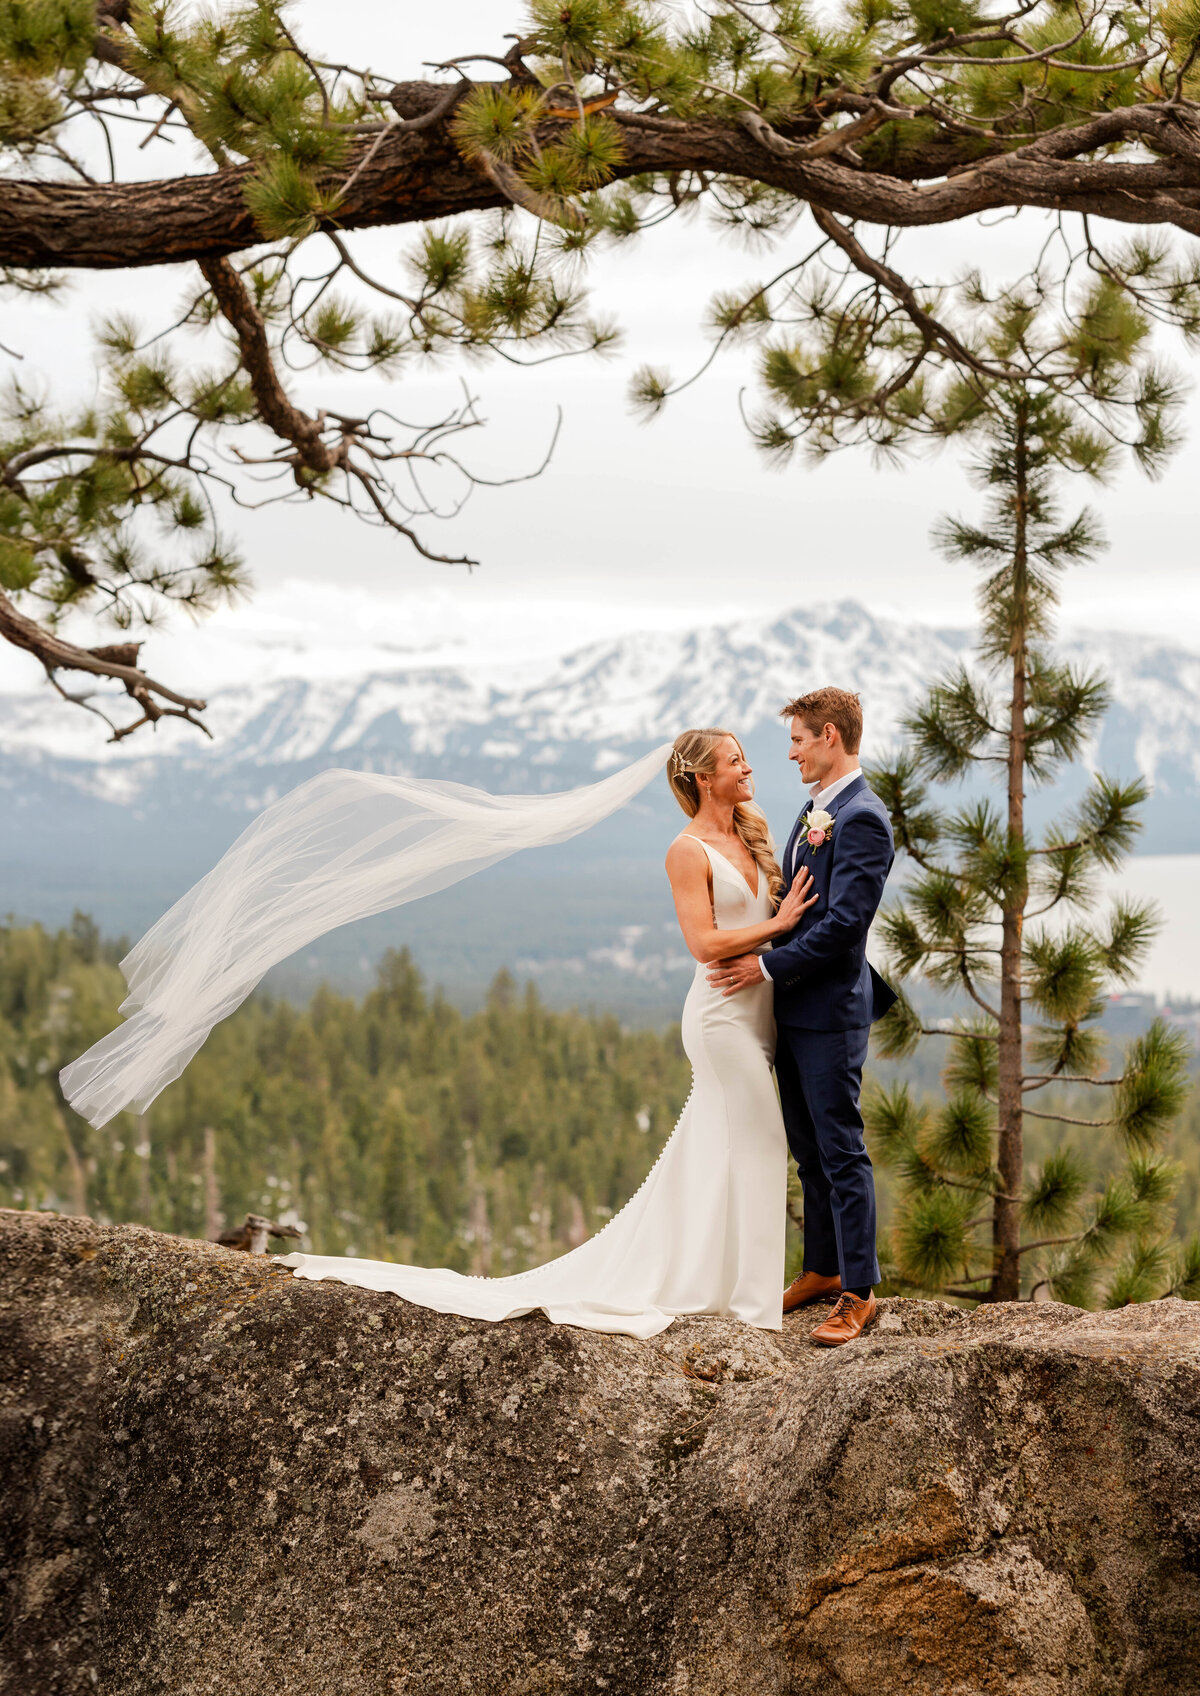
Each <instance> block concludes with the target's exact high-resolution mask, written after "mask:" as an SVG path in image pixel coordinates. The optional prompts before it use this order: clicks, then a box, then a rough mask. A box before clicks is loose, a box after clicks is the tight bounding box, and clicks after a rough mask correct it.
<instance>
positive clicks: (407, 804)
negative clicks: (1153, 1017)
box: [60, 743, 670, 1126]
mask: <svg viewBox="0 0 1200 1696" xmlns="http://www.w3.org/2000/svg"><path fill="white" fill-rule="evenodd" d="M669 752H670V744H669V743H668V744H665V745H663V746H662V747H659V748H656V749H654V750H653V752H651V753H649V754H645V755H643V757H642V758H641V759H640V760H636V761H635V762H634V763H633V765H630V766H626V767H625V768H624V769H623V770H621V771H618V772H614V773H613V775H612V776H611V777H607V778H605V779H604V780H603V781H602V782H600V783H595V784H591V785H589V786H588V787H586V788H583V789H572V790H568V791H566V792H564V793H562V794H556V795H489V794H487V793H486V792H485V791H484V790H482V789H470V788H467V787H466V786H465V785H463V784H459V783H443V782H439V781H434V780H420V779H416V778H408V777H387V776H383V775H381V774H378V773H375V772H363V771H325V772H321V773H320V774H319V775H318V776H317V777H313V778H310V779H309V780H308V781H307V782H306V783H302V784H300V785H299V787H298V788H296V789H293V790H292V791H291V793H290V794H288V795H284V796H283V797H282V798H281V799H280V800H278V801H275V802H273V803H272V805H271V806H269V807H267V808H266V810H265V811H264V812H262V813H260V815H259V816H258V818H256V819H255V820H254V822H253V824H251V825H250V826H248V828H247V829H246V830H244V831H243V832H242V834H241V836H239V837H238V839H237V841H236V842H235V843H234V844H233V846H232V847H231V848H230V849H229V850H228V851H227V853H225V854H224V855H223V856H222V858H221V859H220V860H218V862H217V864H216V865H215V866H214V867H213V869H212V871H210V872H209V873H208V874H207V875H206V876H205V877H203V878H201V879H200V881H199V883H197V884H194V885H193V887H192V888H191V889H189V890H188V892H187V894H186V895H184V896H182V897H181V899H180V900H178V901H177V902H176V903H175V905H174V906H173V907H172V908H170V909H169V911H168V912H166V913H164V914H163V916H162V918H161V919H159V920H158V922H157V923H156V924H155V925H153V926H152V927H151V929H150V930H148V931H147V932H146V934H145V936H144V937H142V939H141V941H140V942H139V943H137V945H136V946H135V947H134V948H133V949H131V950H130V952H129V953H128V954H127V955H126V956H125V958H124V960H122V962H121V970H122V972H123V973H124V975H125V981H126V983H127V984H128V986H129V994H128V996H127V997H126V999H125V1000H124V1001H123V1002H122V1003H121V1012H122V1013H124V1014H125V1015H126V1019H125V1023H124V1024H122V1025H118V1026H117V1028H116V1029H115V1030H113V1031H110V1032H109V1034H108V1035H107V1036H105V1037H102V1038H101V1039H100V1041H99V1042H97V1043H95V1044H93V1046H92V1047H91V1048H89V1049H88V1050H87V1052H86V1053H85V1054H81V1055H80V1056H79V1058H78V1059H77V1060H73V1061H72V1062H71V1064H70V1065H69V1066H64V1068H63V1070H62V1072H61V1073H60V1077H61V1080H62V1086H63V1092H64V1094H65V1096H66V1098H67V1100H68V1101H69V1102H70V1104H71V1106H72V1107H73V1108H74V1109H75V1111H76V1112H77V1113H79V1114H81V1115H82V1116H83V1117H84V1118H85V1119H88V1120H90V1122H91V1123H92V1124H93V1125H95V1126H100V1125H104V1124H107V1122H108V1121H109V1120H110V1119H111V1118H113V1117H114V1115H116V1114H117V1113H120V1112H121V1111H122V1110H123V1109H124V1108H127V1107H131V1108H133V1109H134V1111H136V1112H144V1111H145V1109H146V1108H147V1107H148V1106H149V1105H150V1103H151V1102H152V1101H153V1100H154V1098H155V1097H156V1096H157V1095H158V1094H159V1093H160V1091H162V1090H163V1089H165V1088H166V1086H167V1085H168V1084H169V1083H172V1082H173V1081H174V1080H175V1079H176V1078H177V1077H178V1076H179V1075H180V1073H181V1072H182V1071H183V1069H184V1067H185V1066H186V1065H187V1063H188V1061H189V1060H190V1059H191V1058H192V1056H193V1055H194V1054H195V1053H196V1051H197V1050H198V1049H199V1048H200V1046H201V1045H202V1044H203V1042H204V1040H205V1038H206V1037H207V1036H208V1033H209V1031H211V1030H212V1028H213V1026H214V1025H215V1024H217V1023H218V1021H219V1020H221V1019H224V1018H225V1017H227V1015H228V1014H230V1013H232V1012H233V1010H234V1008H235V1007H238V1006H240V1005H241V1003H242V1002H243V1001H244V1000H245V999H246V997H247V995H249V993H250V991H251V990H252V989H253V988H254V986H255V985H256V984H257V983H258V982H259V980H260V979H261V978H262V977H263V975H264V973H265V972H266V971H267V970H268V969H269V968H270V967H271V966H273V965H275V964H276V963H277V962H278V961H280V960H284V959H286V958H287V957H288V955H289V954H292V953H294V952H295V951H296V950H297V949H298V948H303V947H304V946H305V944H306V943H309V942H312V941H313V940H314V939H315V938H316V937H318V936H323V935H324V934H325V932H326V931H329V930H333V929H334V928H335V927H336V926H338V925H344V924H349V923H350V922H351V921H352V920H354V919H361V918H366V917H367V916H368V915H369V914H371V913H381V912H383V911H385V910H386V909H387V908H389V907H398V906H401V905H402V904H403V903H405V902H407V901H415V900H417V899H418V898H419V897H420V896H422V895H431V894H433V893H434V892H435V891H437V890H439V889H446V888H448V887H449V885H451V884H453V883H457V882H459V881H460V880H461V879H462V878H465V877H470V876H471V875H472V873H474V872H478V871H482V870H483V869H484V867H485V866H490V865H494V864H495V863H496V861H498V860H503V859H504V858H506V856H508V855H509V854H515V853H517V852H518V850H519V849H522V848H537V847H545V846H547V845H549V844H550V843H554V842H565V841H567V839H568V838H569V837H572V836H577V835H578V834H579V833H580V832H581V831H585V830H587V829H589V828H590V827H591V826H592V825H594V824H598V823H599V822H600V820H601V819H605V818H607V817H608V816H609V814H610V813H615V812H616V811H617V810H618V809H619V808H621V807H623V806H624V805H625V804H626V803H627V802H628V801H630V800H631V799H632V798H633V796H635V795H636V794H637V793H638V792H639V790H641V789H644V788H645V786H646V785H647V783H649V782H650V780H651V778H652V777H654V775H655V774H656V773H657V772H658V771H660V770H661V769H662V767H663V765H664V763H665V761H666V757H667V755H668V753H669Z"/></svg>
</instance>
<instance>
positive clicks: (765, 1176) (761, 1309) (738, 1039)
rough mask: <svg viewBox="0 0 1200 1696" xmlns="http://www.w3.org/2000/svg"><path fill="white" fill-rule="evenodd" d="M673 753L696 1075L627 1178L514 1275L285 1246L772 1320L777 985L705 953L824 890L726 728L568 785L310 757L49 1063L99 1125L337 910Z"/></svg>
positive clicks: (456, 1307) (602, 792)
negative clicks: (519, 789)
mask: <svg viewBox="0 0 1200 1696" xmlns="http://www.w3.org/2000/svg"><path fill="white" fill-rule="evenodd" d="M664 759H665V760H666V762H667V776H668V780H669V782H670V785H671V789H672V792H673V793H674V795H675V798H676V800H677V801H678V802H679V805H680V806H681V807H682V808H683V811H684V812H685V813H686V814H687V816H688V818H689V820H690V821H691V822H690V824H689V825H688V826H687V827H686V828H685V829H684V830H683V831H682V832H681V834H680V835H679V836H678V837H677V838H676V839H675V841H674V842H673V843H672V844H671V848H670V851H669V853H668V855H667V873H668V875H669V877H670V880H671V888H672V891H673V893H674V896H675V907H676V911H677V913H678V916H679V924H680V928H681V930H682V932H683V937H684V941H685V942H686V943H687V946H688V948H689V949H690V951H691V953H692V954H693V955H694V956H695V958H696V960H697V962H698V964H697V968H696V973H695V977H694V980H693V982H692V987H691V989H690V990H689V991H688V996H687V1000H686V1002H685V1004H684V1009H683V1042H684V1047H685V1049H686V1051H687V1055H688V1058H689V1060H690V1061H691V1063H692V1070H693V1081H692V1093H691V1095H690V1097H689V1098H688V1102H687V1104H686V1106H685V1107H684V1110H683V1113H682V1115H681V1116H680V1119H679V1123H678V1124H677V1125H676V1127H675V1130H674V1132H673V1133H672V1135H671V1137H670V1139H669V1140H668V1142H667V1144H666V1147H665V1148H664V1149H663V1151H662V1153H661V1155H660V1156H659V1158H658V1161H657V1163H656V1164H655V1166H654V1168H653V1170H652V1171H651V1173H650V1176H649V1177H648V1178H647V1179H646V1181H645V1183H644V1184H643V1185H642V1187H641V1189H640V1190H639V1191H638V1192H637V1194H636V1195H635V1196H634V1197H633V1199H632V1201H630V1202H629V1203H628V1204H627V1205H626V1206H625V1207H624V1208H622V1210H621V1211H620V1212H619V1213H618V1214H617V1215H616V1216H615V1218H613V1219H612V1220H610V1221H609V1223H608V1224H607V1225H606V1226H605V1227H604V1229H603V1230H602V1231H600V1232H599V1233H598V1234H597V1235H596V1236H595V1237H593V1238H591V1240H590V1241H588V1242H586V1243H583V1244H582V1245H581V1246H580V1247H579V1248H577V1249H574V1250H573V1251H572V1252H571V1253H570V1254H565V1255H563V1256H562V1257H561V1258H560V1259H558V1260H552V1261H550V1262H549V1263H548V1264H547V1265H545V1266H539V1267H535V1268H534V1269H533V1270H532V1271H529V1272H520V1273H517V1274H516V1275H515V1276H512V1277H507V1278H470V1277H464V1276H463V1275H462V1274H461V1273H458V1272H451V1271H449V1270H447V1269H445V1268H441V1269H437V1270H426V1269H424V1268H421V1267H417V1266H397V1265H394V1264H392V1263H390V1262H385V1261H377V1260H354V1259H349V1258H345V1259H329V1258H323V1257H321V1256H319V1255H310V1254H294V1255H289V1256H287V1257H286V1259H285V1260H284V1264H285V1265H287V1266H291V1267H292V1268H293V1269H294V1271H295V1273H296V1275H297V1276H298V1277H302V1278H337V1279H340V1280H341V1281H342V1282H343V1283H347V1284H355V1285H359V1286H361V1287H363V1288H366V1289H372V1290H391V1291H394V1292H395V1294H397V1295H399V1296H403V1297H404V1298H405V1299H406V1300H407V1301H411V1302H416V1303H418V1304H420V1305H421V1306H424V1307H430V1308H435V1309H437V1310H438V1311H439V1312H443V1313H458V1314H462V1315H464V1316H465V1317H470V1318H478V1319H507V1318H513V1317H515V1316H516V1315H518V1314H523V1313H530V1312H533V1311H534V1310H536V1309H541V1310H542V1312H544V1313H546V1314H547V1315H548V1316H549V1318H550V1319H552V1320H555V1321H557V1322H559V1323H562V1324H570V1325H579V1326H584V1327H587V1328H589V1329H591V1330H596V1331H618V1332H624V1333H627V1334H629V1335H631V1336H635V1337H651V1336H654V1335H655V1334H656V1333H657V1332H659V1331H662V1330H665V1329H666V1327H667V1326H668V1325H670V1323H671V1321H672V1319H673V1318H674V1317H675V1316H676V1315H677V1314H682V1313H719V1314H731V1315H733V1316H735V1317H737V1318H739V1319H743V1320H745V1321H746V1322H747V1323H749V1324H751V1325H758V1326H762V1327H763V1328H765V1329H768V1330H779V1329H780V1326H781V1324H782V1297H781V1290H782V1284H783V1253H784V1229H785V1195H786V1160H787V1144H786V1138H785V1135H784V1127H783V1120H782V1116H781V1114H780V1109H779V1104H778V1101H777V1099H776V1095H775V1087H774V1084H773V1082H772V1078H771V1062H772V1055H773V1051H774V1046H775V1029H774V1019H773V1015H772V1001H771V993H772V992H771V985H770V984H769V983H768V982H767V981H766V976H765V974H764V977H763V982H762V984H761V985H759V984H757V983H755V984H753V985H752V986H751V987H750V988H748V989H744V990H742V991H741V993H739V994H737V995H733V996H722V994H721V993H720V991H719V990H717V989H714V988H713V987H712V986H711V985H710V984H709V982H708V977H707V970H708V967H709V966H710V965H711V963H712V962H713V961H715V960H724V959H728V958H731V957H733V956H735V955H746V954H749V953H752V952H755V951H758V952H762V951H763V950H765V949H766V947H767V946H768V945H769V944H770V943H771V941H772V939H773V938H775V937H778V936H782V935H785V934H786V933H788V932H790V931H792V930H793V929H794V928H795V926H796V923H797V921H798V920H799V918H800V916H801V914H802V913H803V912H804V911H805V910H806V909H807V908H808V907H810V906H812V904H813V902H814V901H815V899H816V897H815V896H814V895H812V894H811V893H810V889H811V882H812V880H811V878H810V877H809V876H808V875H807V874H805V875H804V876H803V877H801V878H798V879H797V880H796V881H795V882H794V883H793V886H792V888H791V890H790V891H789V892H788V893H787V894H786V895H785V896H784V898H783V900H782V902H780V903H779V905H778V907H776V902H777V901H778V899H779V892H780V890H781V888H782V881H783V880H782V878H781V875H780V871H779V867H778V865H777V864H776V861H775V857H774V853H773V851H772V847H771V841H770V837H769V834H768V831H767V824H766V820H765V819H764V818H763V815H762V813H761V812H760V811H759V809H758V808H757V807H756V806H754V805H753V802H752V800H751V797H752V795H753V786H752V782H751V771H750V766H749V764H748V763H747V761H746V757H745V754H744V753H743V751H742V748H741V744H740V743H739V742H738V740H737V738H736V737H735V736H733V735H731V734H730V733H729V732H728V731H724V730H688V731H685V732H684V733H683V735H682V736H679V737H677V738H676V740H675V742H674V744H673V745H672V746H671V747H669V748H668V747H666V746H663V747H660V748H656V749H654V750H652V751H651V752H650V753H649V754H645V755H643V757H642V758H641V759H639V760H636V761H635V762H634V763H633V764H632V765H631V766H628V767H626V768H625V769H624V770H622V771H618V772H615V773H613V774H612V775H611V776H610V777H607V778H604V779H602V780H601V781H600V782H598V783H594V784H592V785H590V786H588V787H585V788H582V789H574V790H570V791H567V792H565V793H562V794H549V795H547V794H542V795H490V794H487V793H486V792H484V791H482V790H478V789H469V788H466V787H464V786H463V785H462V784H457V783H448V782H442V781H431V780H419V779H415V778H410V777H404V776H392V775H389V774H386V773H381V772H365V771H343V770H331V771H323V772H320V773H318V774H317V776H315V777H312V778H309V779H308V780H307V782H305V783H302V784H300V785H299V786H298V787H297V788H296V789H293V790H292V791H291V792H290V793H289V794H287V795H284V796H282V797H281V798H280V799H279V800H277V801H273V802H272V803H271V805H270V806H268V807H267V808H266V809H265V810H264V811H263V812H262V813H261V814H260V815H259V816H258V817H257V818H256V819H255V820H254V821H253V822H252V823H251V824H250V825H249V826H248V827H247V828H246V830H244V831H243V832H242V834H241V836H240V837H239V838H238V839H237V841H236V842H235V843H234V844H233V846H232V847H231V848H230V849H229V850H228V851H227V852H226V853H225V854H224V855H223V856H222V858H221V859H220V860H219V861H218V863H217V864H216V865H215V866H214V867H213V869H212V870H211V871H210V872H209V873H207V875H206V876H205V877H203V878H201V880H200V881H199V883H197V884H195V885H194V886H193V887H192V888H191V889H189V890H188V892H187V894H186V895H184V896H182V897H181V898H180V900H178V901H177V902H176V903H175V905H174V906H173V907H172V908H170V910H169V911H168V912H166V913H164V914H163V916H162V918H160V919H159V920H158V922H157V923H156V924H154V925H153V926H151V928H150V930H148V931H147V932H146V935H145V936H144V937H142V939H141V941H140V942H138V943H137V945H136V946H135V947H134V948H133V949H131V951H130V952H129V954H128V955H126V957H125V959H124V960H122V962H121V970H122V972H123V973H124V974H125V979H126V982H127V984H128V986H129V994H128V995H127V997H126V998H125V1000H124V1001H123V1002H122V1004H121V1012H122V1013H123V1014H125V1015H126V1018H125V1022H124V1023H123V1024H121V1025H119V1026H118V1027H117V1028H116V1029H115V1030H112V1031H110V1032H109V1033H108V1035H107V1036H104V1037H102V1038H101V1039H100V1041H99V1042H97V1043H94V1044H93V1045H92V1047H91V1048H89V1049H88V1050H87V1052H86V1053H85V1054H81V1055H80V1056H79V1058H78V1059H76V1060H73V1061H72V1062H71V1063H70V1065H69V1066H65V1067H64V1068H63V1070H62V1072H61V1074H60V1077H61V1081H62V1087H63V1092H64V1094H65V1096H66V1099H67V1101H68V1102H69V1103H70V1104H71V1106H72V1107H73V1108H74V1109H75V1111H76V1112H77V1113H79V1114H81V1115H82V1116H83V1117H84V1118H86V1119H88V1120H89V1121H90V1122H91V1124H93V1125H95V1126H97V1127H99V1126H101V1125H105V1124H107V1123H108V1122H109V1120H110V1119H112V1118H113V1117H115V1115H116V1114H117V1113H120V1112H123V1111H125V1110H127V1109H132V1110H133V1111H134V1112H137V1113H144V1112H145V1111H146V1109H147V1108H148V1107H149V1105H150V1103H151V1102H152V1101H154V1100H155V1098H156V1097H157V1096H158V1095H159V1094H160V1092H161V1091H162V1090H163V1089H165V1088H166V1086H167V1085H168V1084H170V1083H171V1082H172V1081H173V1080H174V1079H175V1078H178V1077H179V1075H180V1074H181V1072H182V1071H183V1070H184V1068H185V1067H186V1065H187V1064H188V1061H189V1060H190V1059H191V1058H192V1056H193V1055H194V1054H195V1053H196V1052H197V1050H198V1049H199V1048H200V1047H201V1045H202V1044H203V1042H204V1041H205V1039H206V1038H207V1036H208V1033H209V1031H211V1029H212V1027H213V1026H214V1025H215V1024H216V1023H217V1022H218V1020H220V1019H223V1018H226V1017H227V1016H228V1015H229V1014H230V1013H231V1012H232V1011H233V1010H234V1008H235V1007H238V1006H240V1004H241V1003H242V1002H243V1001H244V1000H245V998H246V996H247V995H249V994H250V992H251V990H252V989H253V988H254V987H255V985H256V984H257V983H259V982H260V981H261V979H262V977H263V976H264V974H265V973H266V972H267V971H268V970H269V969H270V967H271V966H273V965H274V964H276V963H277V962H278V961H280V960H283V959H286V958H287V957H288V956H289V955H290V954H293V953H295V952H296V950H297V949H300V948H303V947H305V946H306V945H307V944H308V943H309V942H311V941H313V940H314V939H315V938H316V937H318V936H322V935H324V934H325V933H326V932H327V931H329V930H331V929H333V928H334V927H335V926H337V925H343V924H349V923H350V922H351V921H353V920H355V919H361V918H365V917H367V916H368V915H370V914H373V913H380V912H383V911H385V910H387V909H389V908H393V907H396V906H399V905H400V904H402V903H403V902H406V901H412V900H416V899H419V898H420V897H421V896H423V895H428V894H432V893H433V892H434V891H435V890H440V889H446V888H448V887H449V886H450V885H451V884H453V883H455V882H457V881H459V880H460V879H462V878H464V877H468V876H470V875H471V874H472V873H473V872H475V871H479V870H481V869H482V868H483V867H485V866H490V865H494V864H495V863H496V862H497V861H498V860H501V859H503V858H505V857H506V856H507V855H510V854H514V853H517V852H519V851H520V850H521V849H523V848H531V847H544V846H547V845H548V844H550V843H554V842H564V841H566V840H567V839H568V838H569V837H572V836H576V835H578V834H579V833H580V832H581V831H584V830H588V829H590V828H591V827H592V826H593V825H595V824H597V823H598V822H599V821H600V820H601V819H604V818H608V817H609V816H610V815H611V814H612V813H614V812H616V811H617V810H618V809H619V808H621V807H623V806H626V805H627V804H628V803H629V802H630V801H631V800H632V799H633V797H634V796H635V795H637V794H638V793H639V791H640V790H642V789H643V788H645V786H646V784H647V783H649V782H650V781H651V780H652V779H653V777H654V776H655V775H656V774H657V773H658V772H660V771H661V770H662V768H663V763H664Z"/></svg>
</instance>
